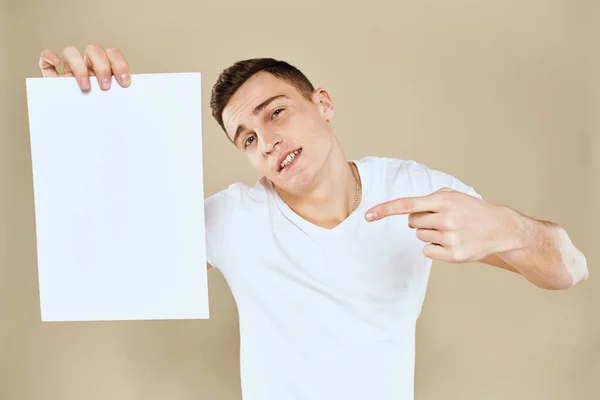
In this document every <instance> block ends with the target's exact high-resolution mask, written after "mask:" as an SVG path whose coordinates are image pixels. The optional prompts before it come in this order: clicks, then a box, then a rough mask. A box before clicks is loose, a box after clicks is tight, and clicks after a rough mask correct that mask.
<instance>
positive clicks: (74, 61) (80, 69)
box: [63, 46, 91, 91]
mask: <svg viewBox="0 0 600 400" xmlns="http://www.w3.org/2000/svg"><path fill="white" fill-rule="evenodd" d="M63 60H64V64H65V68H64V75H65V76H74V77H75V78H76V79H77V83H78V84H79V87H80V88H81V90H84V91H87V90H90V88H91V85H90V78H89V73H88V68H87V66H86V65H85V61H84V60H83V57H81V53H80V52H79V50H77V48H76V47H74V46H69V47H67V48H66V49H64V50H63Z"/></svg>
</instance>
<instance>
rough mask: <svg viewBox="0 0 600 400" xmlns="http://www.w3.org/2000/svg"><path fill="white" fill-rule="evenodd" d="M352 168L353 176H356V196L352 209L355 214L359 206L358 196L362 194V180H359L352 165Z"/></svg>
mask: <svg viewBox="0 0 600 400" xmlns="http://www.w3.org/2000/svg"><path fill="white" fill-rule="evenodd" d="M352 164H353V163H352ZM350 168H352V175H353V176H354V180H355V181H356V196H355V197H354V207H352V211H353V212H354V210H356V206H358V195H359V193H360V180H359V179H358V176H356V172H355V171H354V167H353V166H352V165H351V166H350Z"/></svg>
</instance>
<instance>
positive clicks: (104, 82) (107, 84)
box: [102, 78, 112, 89]
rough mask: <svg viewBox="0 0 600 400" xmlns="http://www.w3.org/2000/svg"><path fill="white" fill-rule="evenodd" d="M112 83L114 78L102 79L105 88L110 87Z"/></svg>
mask: <svg viewBox="0 0 600 400" xmlns="http://www.w3.org/2000/svg"><path fill="white" fill-rule="evenodd" d="M111 83H112V79H111V78H104V79H102V86H103V87H104V89H108V88H109V87H110V84H111Z"/></svg>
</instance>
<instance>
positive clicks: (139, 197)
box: [26, 73, 209, 321]
mask: <svg viewBox="0 0 600 400" xmlns="http://www.w3.org/2000/svg"><path fill="white" fill-rule="evenodd" d="M91 83H92V88H91V90H90V91H89V92H82V91H81V90H80V89H79V87H78V86H77V83H76V80H75V78H72V77H59V78H28V79H27V80H26V87H27V102H28V110H29V128H30V140H31V156H32V160H31V161H32V172H33V185H34V187H33V189H34V200H35V222H36V236H37V260H38V273H39V274H38V276H39V290H40V306H41V317H42V321H93V320H96V321H101V320H154V319H191V318H208V316H209V315H208V314H209V313H208V287H207V271H206V254H205V238H204V234H205V230H204V229H205V227H204V193H203V179H202V178H203V175H202V174H203V172H202V119H201V86H200V74H199V73H172V74H133V76H132V81H131V85H130V87H128V88H122V87H120V86H119V85H118V83H117V82H116V80H115V79H114V77H113V84H112V87H111V89H110V90H108V91H103V90H101V89H100V87H99V86H98V83H97V80H96V78H95V77H92V78H91Z"/></svg>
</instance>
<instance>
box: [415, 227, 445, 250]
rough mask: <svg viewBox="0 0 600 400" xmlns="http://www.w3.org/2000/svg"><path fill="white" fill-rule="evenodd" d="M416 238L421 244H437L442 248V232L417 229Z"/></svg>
mask: <svg viewBox="0 0 600 400" xmlns="http://www.w3.org/2000/svg"><path fill="white" fill-rule="evenodd" d="M416 235H417V238H419V239H420V240H422V241H423V242H427V243H433V244H439V245H441V246H443V238H444V237H443V234H442V232H440V231H438V230H435V229H417V230H416Z"/></svg>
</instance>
